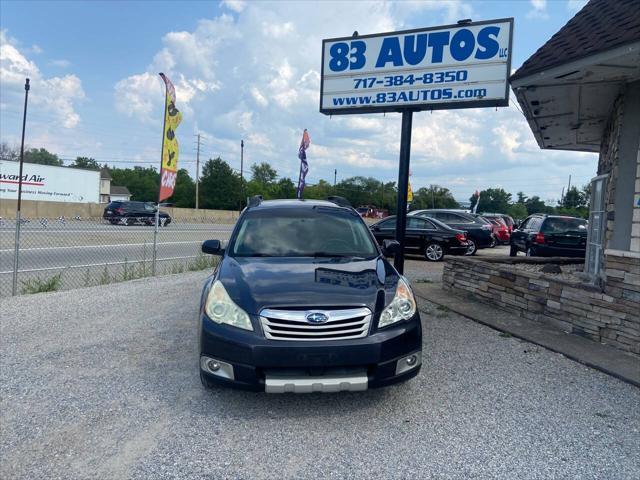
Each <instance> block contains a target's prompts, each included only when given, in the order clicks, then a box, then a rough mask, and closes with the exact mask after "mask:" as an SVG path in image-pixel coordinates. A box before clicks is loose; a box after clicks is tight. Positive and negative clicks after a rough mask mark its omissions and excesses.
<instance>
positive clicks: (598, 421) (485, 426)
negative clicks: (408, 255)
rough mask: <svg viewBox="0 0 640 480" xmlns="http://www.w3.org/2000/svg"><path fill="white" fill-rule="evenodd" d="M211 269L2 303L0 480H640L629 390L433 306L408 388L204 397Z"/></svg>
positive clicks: (635, 410)
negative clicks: (203, 332)
mask: <svg viewBox="0 0 640 480" xmlns="http://www.w3.org/2000/svg"><path fill="white" fill-rule="evenodd" d="M423 265H425V263H423ZM206 275H207V273H206V272H196V273H190V274H184V275H175V276H164V277H158V278H147V279H142V280H137V281H133V282H126V283H120V284H115V285H112V286H110V287H109V288H108V289H105V288H100V287H91V288H87V289H83V290H81V291H79V290H76V291H67V292H56V293H50V294H39V295H30V296H23V297H18V298H7V299H3V307H2V319H1V321H2V324H1V325H2V335H1V336H0V347H1V348H0V393H1V397H0V430H1V432H2V435H0V478H8V479H9V478H10V479H22V478H24V479H33V478H40V479H49V478H60V479H87V478H100V479H110V478H114V479H116V478H117V479H121V478H136V479H137V478H139V479H155V478H163V479H164V478H190V479H214V478H215V479H218V478H228V479H243V478H245V479H260V478H274V479H275V478H277V479H289V478H296V479H300V478H302V479H304V478H313V479H317V478H341V479H342V478H367V479H370V478H376V479H377V478H381V479H382V478H384V479H395V478H445V479H447V478H460V479H468V478H499V479H500V478H504V479H515V478H518V479H534V478H536V479H537V478H540V479H548V478H584V479H604V478H606V479H630V478H638V477H639V476H640V464H639V461H638V459H639V458H640V390H639V389H637V388H635V387H633V386H631V385H629V384H626V383H623V382H621V381H619V380H617V379H615V378H612V377H609V376H607V375H605V374H602V373H600V372H597V371H595V370H592V369H590V368H588V367H585V366H583V365H581V364H579V363H575V362H573V361H570V360H568V359H566V358H564V357H563V356H561V355H559V354H555V353H551V352H549V351H547V350H545V349H544V348H541V347H537V346H534V345H532V344H529V343H525V342H522V341H519V340H516V339H514V338H509V337H508V336H502V335H500V334H499V333H498V332H496V331H494V330H491V329H489V328H487V327H484V326H482V325H479V324H476V323H474V322H471V321H469V320H466V319H464V318H463V317H460V316H457V315H456V314H453V313H451V312H450V311H447V310H446V309H443V308H442V307H440V308H437V307H436V306H434V305H432V304H428V303H421V310H422V312H423V314H422V318H423V322H424V366H423V369H422V372H421V374H420V375H419V376H418V377H417V378H415V379H414V380H412V381H410V382H408V383H405V384H402V385H399V386H393V387H388V388H385V389H380V390H370V391H367V392H362V393H347V394H313V395H299V396H295V395H281V396H275V395H274V396H272V395H266V394H263V393H246V392H241V391H234V390H227V389H215V390H211V391H208V390H204V389H203V388H202V386H201V385H200V381H199V378H198V370H197V329H196V315H197V309H198V308H197V305H198V297H199V294H200V288H201V285H202V283H203V280H204V278H205V276H206ZM80 292H81V294H80Z"/></svg>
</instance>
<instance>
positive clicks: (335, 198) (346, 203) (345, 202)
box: [327, 195, 352, 208]
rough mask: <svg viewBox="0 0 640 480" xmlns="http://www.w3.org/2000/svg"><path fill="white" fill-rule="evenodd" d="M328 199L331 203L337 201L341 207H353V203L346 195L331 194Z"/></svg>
mask: <svg viewBox="0 0 640 480" xmlns="http://www.w3.org/2000/svg"><path fill="white" fill-rule="evenodd" d="M327 200H328V201H330V202H331V203H335V204H336V205H338V206H339V207H347V208H352V207H351V203H350V202H349V200H347V199H346V198H344V197H338V196H337V195H330V196H328V197H327Z"/></svg>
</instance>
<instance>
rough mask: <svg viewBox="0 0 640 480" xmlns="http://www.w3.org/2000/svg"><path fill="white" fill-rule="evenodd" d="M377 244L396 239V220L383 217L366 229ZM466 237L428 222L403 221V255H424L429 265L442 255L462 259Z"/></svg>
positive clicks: (416, 219)
mask: <svg viewBox="0 0 640 480" xmlns="http://www.w3.org/2000/svg"><path fill="white" fill-rule="evenodd" d="M369 228H370V229H371V232H372V233H373V236H374V237H376V240H377V242H378V243H379V244H380V245H382V242H384V241H385V240H392V239H395V238H396V217H395V216H393V217H387V218H385V219H384V220H381V221H380V222H378V223H375V224H373V225H371V226H370V227H369ZM467 248H468V245H467V236H466V235H465V233H464V232H463V231H461V230H455V229H453V228H451V227H449V226H447V225H445V224H444V223H442V222H439V221H438V220H434V219H432V218H420V217H415V216H414V217H407V228H406V230H405V251H406V253H415V254H419V255H424V258H426V259H427V260H429V261H430V262H438V261H440V260H442V259H443V258H444V256H445V254H449V255H464V254H465V253H466V252H467Z"/></svg>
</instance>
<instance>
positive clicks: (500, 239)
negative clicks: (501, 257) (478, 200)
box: [483, 215, 511, 246]
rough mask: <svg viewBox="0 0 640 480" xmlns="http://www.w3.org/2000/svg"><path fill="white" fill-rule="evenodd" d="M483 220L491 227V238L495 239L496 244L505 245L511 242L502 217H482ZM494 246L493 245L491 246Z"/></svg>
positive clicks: (507, 228) (509, 233)
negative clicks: (487, 221) (488, 222)
mask: <svg viewBox="0 0 640 480" xmlns="http://www.w3.org/2000/svg"><path fill="white" fill-rule="evenodd" d="M483 217H484V218H486V219H487V220H489V221H490V222H491V224H492V225H493V238H495V240H496V243H499V244H502V245H507V244H509V242H510V240H511V232H509V227H508V226H507V223H506V222H505V221H504V219H502V217H492V216H486V215H483ZM493 246H495V245H493Z"/></svg>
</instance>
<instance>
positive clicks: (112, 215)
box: [102, 201, 171, 227]
mask: <svg viewBox="0 0 640 480" xmlns="http://www.w3.org/2000/svg"><path fill="white" fill-rule="evenodd" d="M102 218H104V219H105V220H107V221H108V222H109V223H111V224H112V225H155V221H156V220H155V219H156V206H155V205H154V204H153V203H146V202H125V201H114V202H111V203H109V204H108V205H107V206H106V208H105V209H104V212H103V214H102ZM159 222H160V225H161V226H165V227H166V226H167V225H169V224H170V223H171V217H170V216H169V214H168V213H165V212H162V211H161V212H160V215H159Z"/></svg>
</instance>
